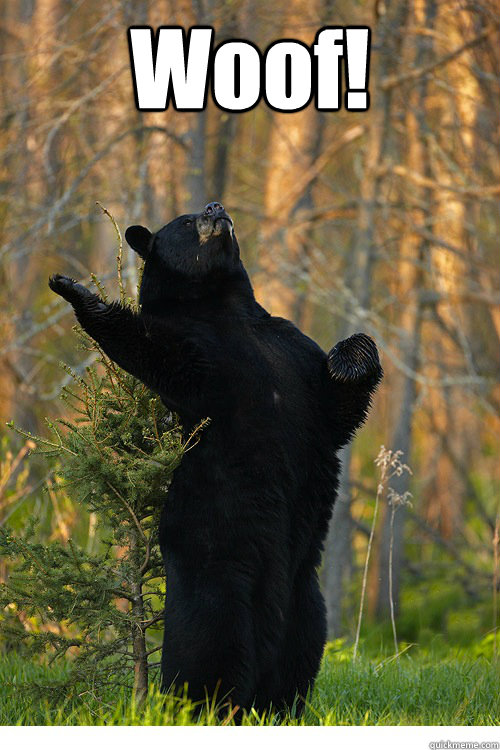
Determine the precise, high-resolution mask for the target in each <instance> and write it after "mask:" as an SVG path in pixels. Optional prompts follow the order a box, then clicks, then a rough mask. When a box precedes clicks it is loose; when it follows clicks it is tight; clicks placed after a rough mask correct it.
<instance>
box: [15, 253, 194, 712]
mask: <svg viewBox="0 0 500 750" xmlns="http://www.w3.org/2000/svg"><path fill="white" fill-rule="evenodd" d="M119 269H120V266H119ZM76 330H77V332H78V335H79V336H80V338H81V340H82V343H83V347H84V348H85V349H86V350H87V352H95V355H96V361H95V363H94V364H93V365H92V366H90V367H88V368H87V370H86V374H85V376H84V377H80V376H79V375H77V374H76V373H75V372H73V371H72V370H71V369H70V368H68V367H66V368H65V369H66V371H67V372H68V374H69V375H70V384H69V385H67V386H66V387H65V388H64V389H63V393H62V398H63V399H64V400H65V401H66V403H67V406H68V413H69V415H70V416H69V417H68V418H67V419H58V420H57V421H56V422H55V423H52V422H49V421H48V420H47V423H48V426H49V428H50V431H51V435H52V436H51V438H50V439H47V438H40V437H35V436H33V435H31V434H29V433H26V432H24V431H22V430H20V429H19V428H14V429H15V430H16V431H17V432H18V433H20V434H21V435H23V436H24V437H25V438H28V439H29V440H31V441H34V442H35V443H36V450H37V452H39V453H43V454H44V455H45V457H46V458H47V459H48V460H49V461H50V462H51V465H52V466H53V467H54V471H53V480H52V481H51V483H50V487H49V488H48V489H49V492H54V491H55V492H63V493H67V495H68V496H69V497H70V498H71V500H72V501H74V502H75V503H77V504H78V505H79V506H81V508H83V509H84V510H85V511H87V512H88V513H89V514H93V516H94V518H97V520H98V529H99V534H98V541H97V543H96V544H94V545H93V547H94V548H97V549H96V551H93V549H91V550H90V551H89V550H88V549H87V550H86V549H83V548H82V547H81V546H78V545H77V544H76V543H75V542H73V541H72V540H71V538H69V539H67V541H51V542H47V543H42V542H40V541H39V540H37V536H36V533H35V526H36V524H35V522H33V523H32V524H30V525H29V528H27V529H26V530H25V532H24V533H23V534H22V535H19V534H17V535H16V534H14V533H13V532H9V531H8V530H7V529H5V528H0V556H2V557H5V558H6V559H7V561H8V563H7V567H8V569H9V575H8V577H7V580H6V582H5V583H4V584H2V585H1V587H0V617H1V613H2V610H3V612H4V613H5V616H4V617H3V621H2V622H0V628H1V629H2V630H3V631H4V636H7V635H8V638H9V641H10V643H13V644H14V647H15V648H21V647H22V648H23V649H27V650H28V651H29V652H30V653H32V654H46V655H47V656H48V657H49V659H50V660H51V661H52V660H55V659H61V658H64V659H65V664H66V665H67V669H66V672H65V673H66V674H67V679H64V680H63V681H62V682H61V683H60V684H59V685H58V686H57V685H55V684H54V683H53V682H52V683H51V687H50V693H52V694H53V693H54V692H56V691H57V687H59V691H63V692H65V693H66V694H68V691H70V692H71V693H72V694H73V695H75V694H78V695H83V694H88V693H91V694H92V695H94V696H99V695H104V693H105V692H106V688H107V687H109V686H110V685H112V684H113V685H116V684H120V685H129V686H130V687H131V688H133V690H134V692H135V696H136V700H137V701H139V702H141V701H142V699H143V698H144V696H145V695H146V694H147V691H148V682H149V681H150V679H151V677H152V676H153V675H155V674H156V675H157V674H158V673H159V670H158V669H157V667H158V666H159V665H158V652H159V651H160V648H161V631H162V619H163V614H162V612H163V599H164V596H165V585H164V570H163V562H162V559H161V555H160V550H159V548H158V545H157V532H158V521H159V513H160V510H161V506H162V504H163V502H164V499H165V495H166V493H167V490H168V486H169V483H170V480H171V476H172V473H173V471H174V469H175V468H176V466H177V465H178V464H179V462H180V460H181V458H182V455H183V453H184V452H185V451H186V450H188V449H189V447H190V446H192V444H193V443H194V442H196V440H197V439H198V436H199V432H200V428H201V427H202V426H203V424H204V423H202V425H200V426H199V427H198V428H197V429H196V430H195V431H194V433H193V434H192V435H191V436H190V437H189V439H188V440H187V442H183V440H182V435H181V431H180V427H179V425H178V423H177V420H176V418H175V417H174V416H173V415H171V414H170V413H169V412H168V411H166V410H165V408H164V407H163V405H162V404H161V401H160V399H159V398H158V397H156V396H154V395H153V394H152V393H151V392H150V391H148V390H147V389H146V387H145V386H144V385H143V384H142V383H140V382H139V381H137V380H136V379H135V378H133V377H132V376H130V375H128V374H127V373H125V372H123V371H122V370H120V369H119V368H118V367H117V366H116V365H115V364H114V363H113V362H111V361H110V360H109V359H108V358H107V357H106V356H105V355H104V354H103V352H102V351H100V350H99V348H98V347H97V345H96V344H95V342H94V341H92V340H91V339H89V338H88V337H87V336H86V334H84V333H83V331H82V330H81V329H76ZM10 426H12V427H13V425H12V424H11V425H10ZM20 615H21V617H20ZM22 622H24V623H26V622H28V623H31V625H32V626H30V627H26V626H22V625H21V623H22ZM41 687H42V688H43V686H41ZM47 690H48V687H47Z"/></svg>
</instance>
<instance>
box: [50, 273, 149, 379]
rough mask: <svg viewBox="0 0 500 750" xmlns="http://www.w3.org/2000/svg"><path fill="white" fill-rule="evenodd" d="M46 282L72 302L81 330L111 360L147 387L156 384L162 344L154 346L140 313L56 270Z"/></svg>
mask: <svg viewBox="0 0 500 750" xmlns="http://www.w3.org/2000/svg"><path fill="white" fill-rule="evenodd" d="M49 286H50V288H51V289H52V291H54V292H55V293H56V294H59V295H60V296H61V297H63V298H64V299H65V300H67V301H68V302H69V303H70V304H71V305H72V306H73V309H74V311H75V315H76V318H77V320H78V322H79V323H80V325H81V326H82V328H83V329H84V331H86V332H87V333H88V334H89V336H91V337H92V338H93V339H94V341H96V342H97V343H98V344H99V346H100V347H101V349H102V350H103V351H104V353H105V354H107V355H108V357H110V359H112V360H113V362H116V364H117V365H119V367H121V368H123V369H124V370H126V371H127V372H129V373H130V374H131V375H134V377H136V378H138V379H139V380H142V382H143V383H145V384H146V385H148V386H149V387H150V388H153V389H157V388H158V386H159V380H160V372H159V367H158V365H160V366H161V364H162V348H161V346H158V347H157V348H156V350H154V349H153V346H152V342H151V334H150V332H149V331H148V329H147V326H146V323H145V321H144V320H143V319H142V317H141V316H140V315H138V314H137V313H135V312H134V311H133V310H131V309H130V308H128V307H124V306H123V305H121V304H120V303H118V302H112V303H110V304H108V303H107V302H104V301H103V300H102V299H101V298H100V297H99V296H98V295H97V294H93V293H92V292H91V291H89V290H88V289H86V288H85V287H84V286H82V284H79V283H78V282H76V281H75V280H74V279H70V278H69V277H68V276H62V275H60V274H55V275H54V276H52V277H51V278H50V279H49Z"/></svg>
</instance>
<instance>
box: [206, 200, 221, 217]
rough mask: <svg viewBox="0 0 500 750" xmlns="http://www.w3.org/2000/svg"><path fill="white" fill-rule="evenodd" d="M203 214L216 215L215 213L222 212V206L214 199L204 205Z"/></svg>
mask: <svg viewBox="0 0 500 750" xmlns="http://www.w3.org/2000/svg"><path fill="white" fill-rule="evenodd" d="M204 213H205V214H207V215H208V216H217V214H222V213H224V206H223V205H222V203H217V201H214V202H213V203H208V204H207V205H206V206H205V211H204Z"/></svg>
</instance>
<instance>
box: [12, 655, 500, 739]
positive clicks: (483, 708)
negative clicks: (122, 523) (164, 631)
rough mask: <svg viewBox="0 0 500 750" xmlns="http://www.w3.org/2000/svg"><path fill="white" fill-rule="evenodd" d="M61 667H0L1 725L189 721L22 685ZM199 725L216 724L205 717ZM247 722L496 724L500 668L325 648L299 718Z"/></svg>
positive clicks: (176, 707) (116, 698) (121, 701)
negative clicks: (53, 697)
mask: <svg viewBox="0 0 500 750" xmlns="http://www.w3.org/2000/svg"><path fill="white" fill-rule="evenodd" d="M60 675H61V668H58V669H57V670H54V669H52V670H51V671H48V670H47V669H46V668H44V667H41V666H34V665H33V664H30V663H28V662H23V661H22V660H21V659H20V658H18V657H15V656H11V657H8V658H7V657H4V658H3V659H2V660H1V661H0V724H3V725H13V724H19V725H37V724H38V725H40V724H56V725H75V724H76V725H124V724H125V725H131V724H132V725H133V724H139V725H174V724H175V725H179V724H180V725H183V724H191V723H193V719H192V717H191V713H190V706H189V704H188V703H187V702H183V701H178V700H175V699H173V698H169V697H166V698H165V697H163V696H159V695H158V693H157V692H155V691H154V690H152V692H151V695H150V697H149V699H148V700H147V702H146V704H145V706H144V708H143V709H142V711H140V712H138V711H136V710H135V709H134V706H133V703H132V701H131V700H130V698H129V697H128V696H126V695H125V694H124V693H123V692H122V693H120V692H115V693H114V694H111V695H110V696H108V698H107V699H106V701H105V703H98V702H97V701H96V700H95V699H94V698H92V696H91V695H90V694H87V695H84V696H83V697H81V698H80V699H79V700H77V701H76V700H75V699H71V700H69V699H66V700H63V701H59V703H56V704H55V705H54V704H51V703H50V702H49V701H47V699H41V698H40V697H38V698H37V697H35V696H34V695H33V694H32V693H31V692H29V691H27V690H26V688H24V687H23V683H25V682H26V681H28V680H29V681H30V682H33V680H34V681H35V682H38V683H42V682H43V683H45V682H47V679H49V680H54V681H56V680H57V677H58V676H60ZM200 722H201V723H204V724H217V723H218V720H217V719H216V717H215V715H214V712H213V711H211V710H210V709H209V710H208V711H206V712H205V713H204V714H203V716H202V718H201V720H200ZM243 723H244V724H252V725H258V724H263V723H264V724H278V723H285V724H297V723H300V724H306V725H310V724H316V725H317V724H319V725H336V724H347V725H353V724H354V725H360V724H366V725H374V724H385V725H396V724H410V725H416V724H422V725H426V724H429V725H443V724H448V725H460V724H462V725H498V724H499V723H500V669H499V665H498V664H494V663H493V662H492V661H491V660H488V659H486V658H484V657H483V658H471V657H470V656H469V657H467V656H465V655H462V656H461V655H460V654H455V655H454V656H450V655H448V656H446V657H443V656H441V657H439V659H437V660H436V655H434V656H433V657H431V655H429V654H424V653H420V654H419V653H418V651H417V650H415V651H414V652H413V653H407V654H404V655H403V656H401V657H400V658H399V659H398V660H397V661H396V660H394V659H385V660H384V659H381V658H378V659H375V658H374V659H368V658H366V657H361V658H358V660H357V661H356V662H353V660H352V657H351V654H350V652H348V651H340V652H335V651H334V650H333V649H330V650H329V651H328V650H327V653H326V656H325V659H324V661H323V666H322V669H321V673H320V675H319V678H318V681H317V684H316V688H315V690H314V693H313V695H312V697H311V700H310V703H309V706H308V708H307V710H306V712H305V714H304V716H303V717H302V718H301V719H300V721H297V719H294V718H293V716H287V717H280V716H277V715H271V716H267V717H266V716H264V717H261V716H257V714H250V715H248V716H246V717H245V718H244V721H243Z"/></svg>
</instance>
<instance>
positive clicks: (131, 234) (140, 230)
mask: <svg viewBox="0 0 500 750" xmlns="http://www.w3.org/2000/svg"><path fill="white" fill-rule="evenodd" d="M152 238H153V235H152V234H151V232H150V231H149V229H146V227H141V226H139V225H138V224H136V225H134V226H133V227H129V228H128V229H127V231H126V232H125V239H126V240H127V242H128V244H129V245H130V247H131V248H132V250H135V252H136V253H137V254H138V255H140V256H141V258H144V260H146V258H147V256H148V254H149V251H150V250H151V240H152Z"/></svg>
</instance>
